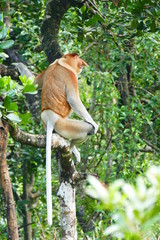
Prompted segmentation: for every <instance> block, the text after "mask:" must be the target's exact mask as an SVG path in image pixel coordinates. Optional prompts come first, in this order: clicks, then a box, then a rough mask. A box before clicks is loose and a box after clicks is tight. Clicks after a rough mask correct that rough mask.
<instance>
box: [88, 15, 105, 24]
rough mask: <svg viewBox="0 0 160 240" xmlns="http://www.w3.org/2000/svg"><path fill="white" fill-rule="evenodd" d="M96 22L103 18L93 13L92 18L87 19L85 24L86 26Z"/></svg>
mask: <svg viewBox="0 0 160 240" xmlns="http://www.w3.org/2000/svg"><path fill="white" fill-rule="evenodd" d="M97 22H104V19H103V18H102V17H101V16H99V15H98V14H95V15H94V16H93V17H92V18H90V19H89V21H88V22H87V23H86V25H87V26H91V25H95V24H96V23H97Z"/></svg>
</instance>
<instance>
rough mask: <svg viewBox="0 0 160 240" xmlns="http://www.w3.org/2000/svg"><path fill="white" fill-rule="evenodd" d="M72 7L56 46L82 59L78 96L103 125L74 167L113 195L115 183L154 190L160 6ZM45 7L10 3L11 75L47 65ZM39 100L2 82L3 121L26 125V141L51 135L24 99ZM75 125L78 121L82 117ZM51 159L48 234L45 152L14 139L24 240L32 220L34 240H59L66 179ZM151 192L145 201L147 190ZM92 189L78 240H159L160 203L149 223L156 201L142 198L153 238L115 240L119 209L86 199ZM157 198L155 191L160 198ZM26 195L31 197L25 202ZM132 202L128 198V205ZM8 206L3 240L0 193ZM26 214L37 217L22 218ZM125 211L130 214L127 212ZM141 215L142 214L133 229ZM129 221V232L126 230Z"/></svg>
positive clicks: (83, 204)
mask: <svg viewBox="0 0 160 240" xmlns="http://www.w3.org/2000/svg"><path fill="white" fill-rule="evenodd" d="M60 2H62V3H63V1H60ZM64 2H65V1H64ZM73 2H75V3H76V4H77V5H76V4H75V5H74V4H73V6H70V8H69V9H68V10H67V11H66V13H65V14H64V15H63V16H61V17H62V19H61V23H60V27H59V28H58V42H59V45H60V48H61V52H62V53H67V52H77V53H79V55H80V56H81V57H82V58H84V60H85V61H86V62H87V63H88V67H87V68H86V69H84V70H83V73H82V74H81V76H80V80H79V91H80V97H81V99H82V102H83V103H84V105H85V106H86V108H87V110H88V111H89V113H90V114H91V116H92V117H93V119H94V120H95V122H96V123H98V124H99V130H98V133H97V134H96V135H94V136H91V138H89V140H88V141H86V142H85V143H84V144H82V145H81V146H79V149H80V152H81V159H82V160H81V163H80V164H79V165H77V166H76V168H77V170H78V171H80V172H85V173H87V174H93V175H95V176H96V177H98V178H99V179H100V180H101V181H102V182H104V183H105V184H106V185H107V186H109V185H110V184H111V183H113V182H114V181H115V180H117V179H123V180H124V181H125V182H126V183H128V184H130V185H129V186H134V185H135V183H136V181H137V180H136V179H137V177H140V176H141V177H142V179H145V180H144V184H146V186H147V187H146V188H148V186H149V184H147V183H146V182H147V179H146V177H145V176H146V175H145V173H146V171H147V169H148V168H150V167H151V166H152V165H155V166H157V168H156V167H155V169H158V166H159V165H160V164H159V156H160V75H159V70H160V8H159V1H154V0H146V1H143V0H141V1H140V0H137V1H135V0H128V1H125V0H121V1H116V0H114V1H108V0H101V1H99V0H94V1H90V0H86V1H73ZM46 3H47V1H44V0H34V1H32V0H30V1H20V0H14V1H7V4H6V1H2V0H1V2H0V4H1V5H0V9H1V13H0V63H1V64H3V65H5V66H7V67H8V66H12V65H11V64H12V63H13V62H15V61H16V60H15V59H17V60H18V61H21V62H23V63H24V64H25V65H27V66H28V68H29V69H30V70H31V71H32V72H33V73H34V74H35V75H36V74H37V75H38V73H40V72H42V71H43V70H44V69H45V68H46V67H47V66H48V65H49V62H48V59H47V57H46V54H45V52H44V51H43V50H45V49H44V47H43V46H41V25H42V21H43V18H44V14H45V9H46ZM55 4H56V3H55ZM50 27H51V28H52V26H50ZM15 56H16V57H15ZM13 80H15V79H13ZM25 80H26V79H24V78H22V80H21V81H22V82H23V83H24V82H25ZM35 91H36V89H34V88H33V86H32V85H30V86H28V87H27V86H26V88H25V87H24V88H23V89H21V87H20V85H19V84H18V83H17V81H16V83H15V82H14V81H13V82H12V84H11V78H10V77H4V76H2V77H1V79H0V117H2V116H3V117H4V118H6V119H9V120H11V121H13V122H15V123H16V122H18V123H17V124H18V127H19V128H20V129H22V130H24V131H25V132H29V133H35V134H36V133H37V134H44V129H43V126H42V124H41V122H40V115H37V116H36V119H35V118H34V117H32V115H31V112H30V110H29V109H28V108H27V106H26V103H25V93H28V92H32V94H34V93H35ZM72 116H74V117H76V116H75V115H74V114H73V115H72ZM20 120H21V121H20ZM52 156H53V159H52V191H53V206H54V207H53V226H52V227H51V228H49V227H48V226H47V223H46V197H45V149H41V148H34V147H30V146H27V145H25V144H20V143H17V142H16V141H14V140H13V138H11V137H9V142H8V148H7V163H8V168H9V173H10V179H11V183H12V190H13V195H14V200H15V203H16V214H17V220H18V226H19V236H20V239H25V240H26V239H27V237H25V231H28V229H24V225H25V218H26V217H29V218H30V219H31V228H30V231H31V235H32V238H33V239H60V226H59V220H60V211H59V203H58V199H57V196H56V192H57V189H58V186H59V178H58V169H57V163H56V159H55V157H54V150H53V151H52ZM157 175H158V173H157ZM158 176H159V175H158ZM158 179H160V177H158ZM139 184H140V183H139ZM144 184H142V185H143V187H142V189H140V190H139V192H140V193H142V192H143V189H144V188H145V186H144ZM153 184H154V183H153ZM142 185H141V186H142ZM85 186H86V181H85V180H84V181H81V182H80V183H79V184H78V186H77V189H76V208H77V210H76V211H77V223H78V229H77V230H78V239H118V238H119V239H123V238H125V239H138V237H139V239H158V235H159V227H160V225H159V224H158V221H159V217H160V216H159V210H160V209H159V207H158V206H159V195H160V194H159V195H158V197H157V200H156V201H155V202H152V201H151V205H152V209H153V208H154V209H153V211H151V213H150V214H149V215H147V217H146V215H145V213H147V214H148V212H147V207H146V208H145V209H144V208H143V207H144V206H143V201H144V202H145V200H146V199H148V201H149V200H150V197H151V196H148V197H147V196H146V195H145V194H144V195H143V197H142V198H141V202H142V206H143V207H142V208H143V218H141V217H140V216H139V215H138V219H140V220H139V222H138V223H137V222H136V225H137V224H141V226H142V225H143V223H144V222H145V221H146V219H147V224H148V225H147V227H146V228H145V229H147V230H148V233H146V232H147V231H146V230H145V236H143V233H142V232H143V231H142V232H141V229H136V230H135V229H134V231H133V232H134V234H133V235H132V236H130V235H128V233H125V231H122V232H121V233H118V235H116V234H115V235H114V234H112V233H111V232H110V233H109V235H108V236H107V237H106V234H107V233H106V232H105V229H106V228H107V227H108V226H110V225H111V224H112V223H113V222H116V218H114V219H113V213H114V212H116V211H117V209H116V204H115V205H114V204H113V203H112V206H108V207H106V206H104V205H105V204H104V203H103V204H101V201H99V200H95V199H94V198H91V197H89V196H88V195H87V194H86V192H85ZM137 186H140V185H137ZM156 186H159V185H156ZM158 189H159V188H155V191H156V190H157V191H159V190H158ZM130 190H131V189H130ZM130 190H129V193H130V194H131V191H130ZM0 191H1V190H0ZM28 191H29V192H30V193H32V194H29V195H27V192H28ZM115 192H116V190H115ZM115 192H114V193H113V195H114V194H116V193H117V192H116V193H115ZM126 195H127V193H125V196H124V195H123V196H122V198H126ZM131 195H132V194H131ZM153 195H154V192H153V193H152V196H153ZM117 197H118V195H117ZM137 198H138V197H137V196H134V198H133V199H134V202H136V201H138V200H137ZM104 202H105V201H104ZM0 203H1V204H0V213H1V214H0V239H7V224H6V215H5V206H4V201H3V196H2V193H1V192H0ZM155 204H156V205H155ZM155 206H156V207H155ZM26 208H27V214H29V215H30V216H26V214H25V213H24V212H25V209H26ZM119 208H120V209H119V210H122V209H121V208H122V206H119ZM141 210H142V209H140V210H139V206H135V208H134V213H135V216H134V217H133V219H132V222H134V219H135V218H136V217H137V214H138V213H137V212H138V211H141ZM122 211H123V210H122ZM155 212H156V214H155ZM125 213H126V212H125ZM126 215H127V213H126ZM126 215H123V217H124V216H126ZM123 217H122V219H121V223H122V222H125V221H126V219H125V220H124V218H123ZM127 221H129V220H128V218H127ZM127 221H126V222H127ZM127 223H128V222H127ZM128 225H132V223H130V224H129V223H128ZM124 226H127V225H124ZM124 228H125V227H124ZM131 229H133V228H132V227H131ZM136 231H137V232H136ZM130 232H131V231H130ZM125 234H126V235H125ZM137 236H138V237H137Z"/></svg>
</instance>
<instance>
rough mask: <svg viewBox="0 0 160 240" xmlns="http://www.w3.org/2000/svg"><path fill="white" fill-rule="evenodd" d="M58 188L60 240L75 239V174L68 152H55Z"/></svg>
mask: <svg viewBox="0 0 160 240" xmlns="http://www.w3.org/2000/svg"><path fill="white" fill-rule="evenodd" d="M56 157H57V161H58V166H59V178H60V187H59V190H58V193H57V196H58V197H59V202H60V209H61V240H76V239H77V223H76V206H75V184H74V177H75V175H76V174H77V172H76V169H75V166H74V164H73V161H72V159H71V155H70V154H69V152H67V151H66V152H65V153H64V152H63V153H62V152H57V154H56Z"/></svg>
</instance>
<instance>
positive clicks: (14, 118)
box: [6, 113, 21, 123]
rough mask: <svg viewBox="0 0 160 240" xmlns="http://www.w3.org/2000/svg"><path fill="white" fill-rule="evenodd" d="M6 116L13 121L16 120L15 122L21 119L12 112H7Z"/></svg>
mask: <svg viewBox="0 0 160 240" xmlns="http://www.w3.org/2000/svg"><path fill="white" fill-rule="evenodd" d="M6 117H7V118H8V119H9V120H11V121H13V122H16V123H19V122H21V119H20V118H19V117H18V116H17V115H16V114H14V113H9V114H8V115H7V116H6Z"/></svg>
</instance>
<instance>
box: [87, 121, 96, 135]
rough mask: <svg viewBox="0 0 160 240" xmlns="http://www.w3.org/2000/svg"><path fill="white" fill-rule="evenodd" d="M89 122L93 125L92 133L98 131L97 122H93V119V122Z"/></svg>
mask: <svg viewBox="0 0 160 240" xmlns="http://www.w3.org/2000/svg"><path fill="white" fill-rule="evenodd" d="M89 123H90V124H91V125H92V126H93V128H94V133H96V132H97V131H98V124H97V123H95V122H94V121H93V122H89Z"/></svg>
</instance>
